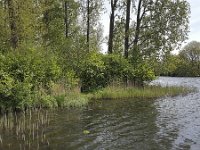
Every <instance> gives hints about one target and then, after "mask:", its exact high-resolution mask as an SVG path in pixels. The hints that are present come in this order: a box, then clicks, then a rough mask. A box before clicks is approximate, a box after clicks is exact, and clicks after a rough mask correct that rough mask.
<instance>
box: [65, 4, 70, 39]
mask: <svg viewBox="0 0 200 150" xmlns="http://www.w3.org/2000/svg"><path fill="white" fill-rule="evenodd" d="M68 5H69V3H68V1H65V3H64V11H65V37H66V38H68V36H69V21H68V20H69V18H68V17H69V15H68V12H69V11H68V8H69V6H68Z"/></svg>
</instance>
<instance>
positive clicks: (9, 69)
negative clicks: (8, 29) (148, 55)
mask: <svg viewBox="0 0 200 150" xmlns="http://www.w3.org/2000/svg"><path fill="white" fill-rule="evenodd" d="M58 62H59V61H58V57H57V56H56V55H55V54H51V52H49V51H45V50H43V49H42V48H27V49H18V50H16V51H9V52H7V53H1V54H0V106H1V109H3V110H7V109H10V108H11V109H25V108H28V107H41V106H42V107H55V106H59V105H60V106H65V105H70V106H71V105H74V101H73V104H71V102H72V101H71V102H70V100H69V98H70V97H71V96H70V94H69V93H70V92H69V91H66V90H65V91H64V92H60V91H59V90H60V89H59V88H58V89H57V91H56V90H55V89H54V90H52V89H53V87H55V85H58V87H59V85H64V86H63V88H64V89H66V88H68V90H69V89H71V88H73V87H72V85H76V86H78V81H79V80H78V78H79V79H80V81H81V91H82V92H91V91H95V90H98V89H101V88H104V87H106V86H108V85H109V84H110V83H112V82H113V81H120V82H122V81H123V80H124V78H125V77H126V78H127V79H128V80H133V79H137V81H138V82H141V83H143V82H144V81H146V80H151V79H153V75H154V74H153V72H152V71H151V69H150V68H149V67H148V66H147V65H146V64H140V65H138V68H133V67H132V65H131V64H130V63H129V62H128V60H126V59H124V58H123V57H122V56H119V55H103V54H100V53H96V52H91V53H89V54H88V55H87V56H86V57H85V58H84V60H82V61H81V64H78V65H79V69H78V71H77V70H73V68H69V70H66V68H65V69H63V68H62V67H61V64H59V63H58ZM66 84H67V85H66ZM56 92H57V93H56ZM66 92H67V93H66ZM59 94H60V95H64V98H63V99H61V98H60V96H59ZM79 98H80V96H79ZM82 98H83V99H86V98H85V97H81V98H80V99H82ZM73 99H77V98H74V96H73ZM60 100H61V101H60ZM62 101H63V102H62ZM85 102H87V101H85Z"/></svg>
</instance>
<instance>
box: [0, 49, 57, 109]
mask: <svg viewBox="0 0 200 150" xmlns="http://www.w3.org/2000/svg"><path fill="white" fill-rule="evenodd" d="M0 62H1V63H0V68H1V70H0V79H1V80H0V97H1V98H0V99H1V104H2V105H1V106H3V107H4V108H5V109H7V108H10V107H11V108H21V109H23V108H25V107H29V106H32V105H34V101H35V99H34V97H35V95H37V94H38V90H39V89H40V88H41V87H43V88H46V89H47V90H48V89H49V88H50V86H51V83H52V82H56V81H57V80H58V79H59V78H60V73H61V70H60V67H59V66H58V65H57V59H56V58H55V56H51V55H48V57H47V56H46V54H45V52H44V51H43V50H42V49H40V51H38V50H36V49H34V48H33V49H26V50H25V51H24V50H19V51H17V52H8V53H6V54H1V57H0ZM46 99H49V98H47V97H46ZM44 101H47V100H44ZM44 101H43V102H44ZM48 101H49V100H48Z"/></svg>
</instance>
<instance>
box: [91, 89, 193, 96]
mask: <svg viewBox="0 0 200 150" xmlns="http://www.w3.org/2000/svg"><path fill="white" fill-rule="evenodd" d="M192 91H193V89H189V88H186V87H175V86H172V87H171V86H170V87H161V86H146V87H143V88H138V87H127V88H126V87H107V88H105V89H103V90H101V91H97V92H95V93H93V94H92V95H91V96H90V97H91V99H129V98H143V99H150V98H159V97H163V96H177V95H180V94H187V93H189V92H192Z"/></svg>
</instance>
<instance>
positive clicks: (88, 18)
mask: <svg viewBox="0 0 200 150" xmlns="http://www.w3.org/2000/svg"><path fill="white" fill-rule="evenodd" d="M87 50H88V52H89V51H90V0H87Z"/></svg>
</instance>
